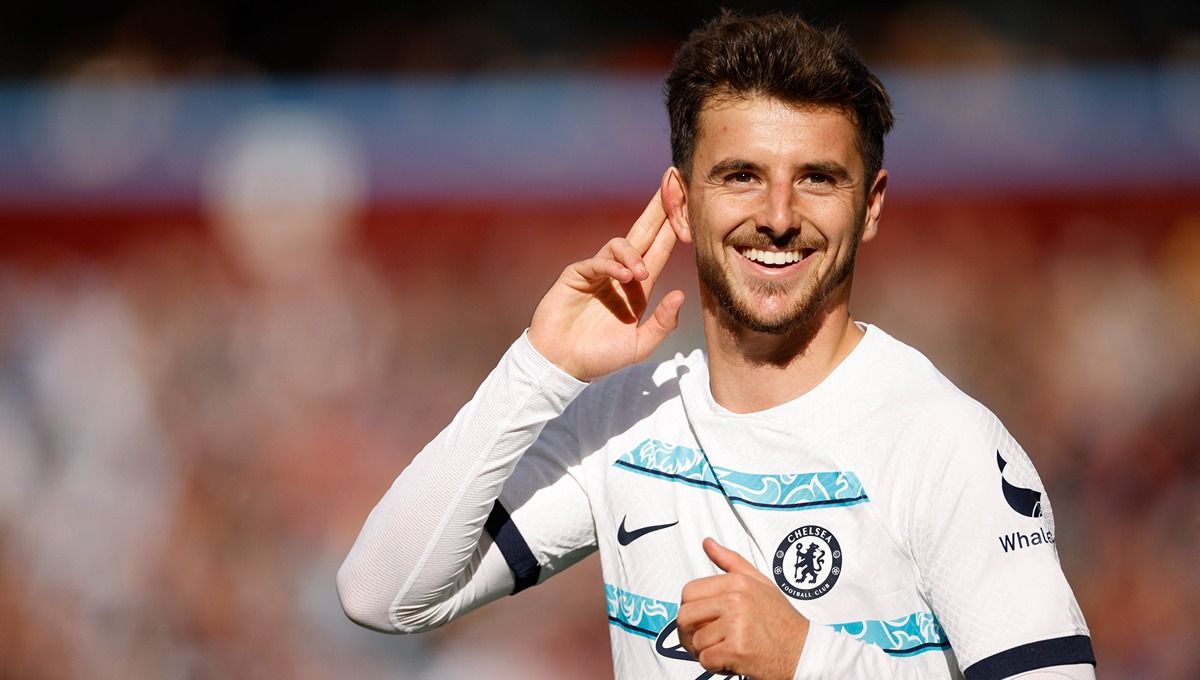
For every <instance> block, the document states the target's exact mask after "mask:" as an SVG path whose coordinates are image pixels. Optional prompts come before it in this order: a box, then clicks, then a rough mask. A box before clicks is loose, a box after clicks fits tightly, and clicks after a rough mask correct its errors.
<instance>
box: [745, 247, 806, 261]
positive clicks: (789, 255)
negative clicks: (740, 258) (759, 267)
mask: <svg viewBox="0 0 1200 680" xmlns="http://www.w3.org/2000/svg"><path fill="white" fill-rule="evenodd" d="M742 255H744V256H745V257H746V259H748V260H753V261H754V262H761V263H762V264H774V265H780V264H791V263H793V262H799V261H800V260H801V259H802V258H801V257H800V251H799V250H787V251H783V252H778V251H772V250H759V249H757V248H748V249H746V250H744V251H742Z"/></svg>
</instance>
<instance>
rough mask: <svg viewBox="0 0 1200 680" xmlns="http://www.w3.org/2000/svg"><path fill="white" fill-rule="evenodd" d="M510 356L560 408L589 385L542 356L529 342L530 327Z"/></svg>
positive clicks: (517, 366)
mask: <svg viewBox="0 0 1200 680" xmlns="http://www.w3.org/2000/svg"><path fill="white" fill-rule="evenodd" d="M508 357H509V359H511V360H512V361H513V363H514V365H515V366H516V368H517V369H518V370H519V371H520V372H521V373H523V374H525V375H526V376H527V377H528V379H529V381H530V383H531V384H533V385H535V386H537V387H539V388H540V389H541V390H542V391H543V392H544V393H545V395H546V396H547V397H548V398H549V399H550V400H551V401H552V402H553V403H555V405H556V406H558V407H559V409H560V410H561V409H564V408H566V407H567V404H569V403H571V401H572V400H574V399H575V397H577V396H579V393H580V392H582V391H583V389H584V388H585V387H587V385H588V384H587V383H585V382H583V381H581V380H577V379H576V378H575V377H574V376H572V375H571V374H570V373H567V372H566V371H564V370H562V369H561V368H559V367H558V366H556V365H555V364H554V362H552V361H550V360H549V359H547V358H546V357H544V356H542V353H541V352H539V351H537V348H535V347H534V346H533V343H531V342H529V330H528V329H526V330H525V332H524V333H522V334H521V337H519V338H517V341H516V342H514V343H513V344H512V347H510V348H509V349H508Z"/></svg>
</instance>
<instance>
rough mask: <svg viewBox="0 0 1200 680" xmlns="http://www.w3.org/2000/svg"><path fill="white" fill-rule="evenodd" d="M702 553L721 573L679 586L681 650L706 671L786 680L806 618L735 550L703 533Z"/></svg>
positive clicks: (793, 666)
mask: <svg viewBox="0 0 1200 680" xmlns="http://www.w3.org/2000/svg"><path fill="white" fill-rule="evenodd" d="M704 553H705V554H706V555H708V558H709V559H710V560H712V562H713V564H715V565H717V566H718V567H720V568H721V571H723V572H725V573H723V574H718V575H716V576H707V577H704V578H698V579H696V580H694V581H689V582H688V583H687V585H685V586H684V587H683V594H682V596H681V601H680V605H679V615H678V622H679V641H680V643H681V644H682V645H683V647H684V649H686V650H687V651H688V652H689V653H690V654H691V655H692V656H693V657H694V658H695V659H696V660H697V661H699V662H700V665H701V666H703V667H704V669H705V670H707V671H711V672H714V673H719V672H725V673H735V674H738V675H742V676H745V677H747V678H753V679H754V680H791V678H792V677H793V676H794V675H795V672H796V666H797V664H799V662H800V652H801V650H802V649H803V648H804V640H805V638H806V637H807V636H808V626H809V623H808V620H807V619H805V618H804V617H803V616H802V615H801V614H800V613H799V612H797V611H796V610H795V609H794V608H792V605H791V604H790V603H788V601H787V599H786V598H785V596H784V594H783V593H781V592H779V589H778V588H777V587H776V586H775V584H774V583H772V582H771V581H770V579H768V578H767V577H766V576H765V575H763V574H762V573H760V572H759V571H758V570H757V569H755V568H754V565H753V564H751V563H750V562H748V561H747V560H746V558H744V557H742V556H741V555H739V554H738V553H737V552H735V551H733V550H730V549H729V548H726V547H725V546H723V545H721V544H720V543H717V542H716V541H715V540H713V539H711V538H706V539H704Z"/></svg>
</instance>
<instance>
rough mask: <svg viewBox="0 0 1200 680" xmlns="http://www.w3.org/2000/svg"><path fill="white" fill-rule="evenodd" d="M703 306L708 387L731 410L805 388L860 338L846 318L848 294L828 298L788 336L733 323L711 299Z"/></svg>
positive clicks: (763, 404)
mask: <svg viewBox="0 0 1200 680" xmlns="http://www.w3.org/2000/svg"><path fill="white" fill-rule="evenodd" d="M847 298H848V296H847ZM702 306H703V308H704V334H705V337H706V338H707V340H708V371H709V381H710V389H711V390H712V395H713V398H714V399H716V401H717V403H718V404H720V405H721V406H723V407H725V408H727V409H729V410H730V411H733V412H734V413H751V412H754V411H761V410H764V409H768V408H771V407H774V406H778V405H780V404H783V403H786V402H788V401H791V400H792V399H795V398H796V397H799V396H800V395H802V394H804V393H806V392H808V391H809V390H811V389H812V388H814V387H816V386H817V385H818V384H820V382H821V381H822V380H824V379H825V378H826V376H828V375H829V374H830V373H831V372H833V369H834V368H836V367H837V365H838V364H840V363H841V362H842V360H843V359H845V358H846V357H847V356H849V354H850V352H851V351H852V350H853V349H854V347H855V346H856V345H857V344H858V341H859V340H860V339H862V337H863V331H862V330H861V329H860V328H859V327H858V326H857V325H856V324H855V323H854V319H852V318H851V317H850V306H849V300H848V299H842V300H838V301H831V304H830V305H829V306H828V307H826V308H825V309H823V310H821V311H819V312H818V313H816V314H814V315H813V317H812V318H811V319H810V320H809V322H808V323H807V324H805V325H804V326H802V327H801V328H799V329H797V330H796V331H795V332H793V333H789V334H786V335H773V334H768V333H759V332H755V331H750V330H747V329H746V328H744V327H740V326H736V325H735V324H733V323H732V321H731V320H730V319H729V318H728V317H727V316H726V315H725V314H724V312H723V311H721V310H720V308H719V306H718V305H716V304H715V303H714V301H712V300H708V299H705V300H703V301H702Z"/></svg>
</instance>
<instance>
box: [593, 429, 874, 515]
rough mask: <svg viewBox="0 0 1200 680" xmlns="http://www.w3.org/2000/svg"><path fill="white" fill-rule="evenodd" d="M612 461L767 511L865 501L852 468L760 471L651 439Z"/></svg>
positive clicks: (614, 463)
mask: <svg viewBox="0 0 1200 680" xmlns="http://www.w3.org/2000/svg"><path fill="white" fill-rule="evenodd" d="M613 465H615V466H617V467H620V468H624V469H626V470H629V471H631V472H636V473H638V474H643V475H648V476H651V477H658V478H660V479H667V480H671V481H674V482H679V483H682V484H689V485H691V486H696V487H700V488H705V489H711V490H713V491H717V492H720V493H723V494H725V496H726V497H727V498H728V499H729V502H730V503H738V504H740V505H747V506H751V507H755V508H760V509H763V510H808V509H812V508H820V507H829V506H843V505H855V504H857V503H865V502H867V501H868V500H869V499H868V498H867V493H866V491H864V490H863V487H862V482H860V481H859V479H858V476H857V475H855V474H854V473H853V472H848V471H837V470H835V471H828V472H800V473H777V474H758V473H753V472H740V471H738V470H731V469H728V468H722V467H716V466H713V465H710V464H709V462H708V458H707V457H706V456H705V455H704V451H702V450H699V449H693V448H691V447H688V446H672V445H670V444H666V443H663V442H661V441H659V440H657V439H647V440H646V441H644V442H642V443H641V444H639V445H637V446H636V447H634V449H633V450H631V451H629V452H628V453H625V454H622V455H621V457H620V458H618V459H617V460H616V461H614V462H613Z"/></svg>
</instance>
